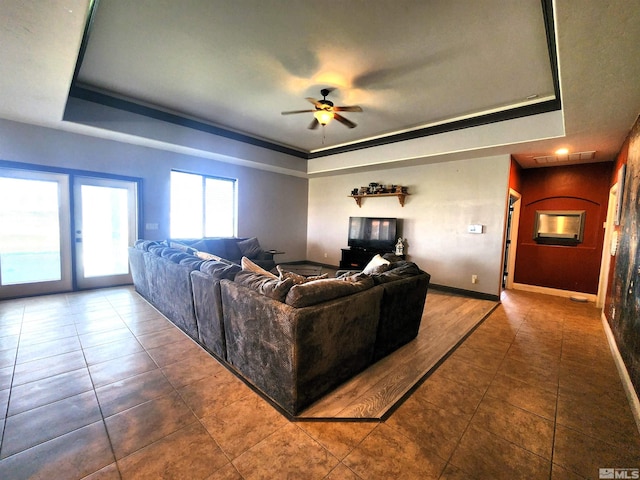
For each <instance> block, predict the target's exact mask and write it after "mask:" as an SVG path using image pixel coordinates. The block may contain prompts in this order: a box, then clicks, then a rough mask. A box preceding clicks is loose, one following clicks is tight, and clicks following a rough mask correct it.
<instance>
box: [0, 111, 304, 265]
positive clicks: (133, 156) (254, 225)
mask: <svg viewBox="0 0 640 480" xmlns="http://www.w3.org/2000/svg"><path fill="white" fill-rule="evenodd" d="M0 160H4V161H8V162H21V163H28V164H36V165H45V166H50V167H56V168H63V169H77V170H85V171H93V172H103V173H109V174H113V175H121V176H130V177H139V178H142V180H143V183H142V209H141V213H142V215H143V221H144V223H145V224H146V223H157V224H158V226H159V229H158V230H150V231H143V232H140V233H139V236H140V237H142V238H149V239H164V238H167V237H168V235H169V176H170V171H171V169H172V168H175V169H181V170H185V171H190V172H194V173H201V174H209V175H216V176H222V177H228V178H236V179H237V180H238V235H239V236H257V237H258V239H259V240H260V243H261V245H262V246H263V247H264V248H265V249H268V248H276V249H279V250H283V251H285V252H287V253H286V255H281V256H278V257H277V260H278V261H293V260H304V259H305V256H306V238H307V231H306V228H307V186H308V180H307V179H305V178H300V177H298V176H291V175H283V174H279V173H273V172H268V171H264V170H258V169H254V168H247V167H243V166H238V165H233V164H231V163H224V162H218V161H215V160H211V159H204V158H200V157H195V156H190V155H184V154H178V153H174V152H168V151H163V150H158V149H153V148H148V147H141V146H136V145H131V144H126V143H121V142H116V141H112V140H105V139H101V138H96V137H89V136H85V135H79V134H75V133H70V132H64V131H60V130H54V129H50V128H44V127H37V126H33V125H27V124H22V123H16V122H10V121H7V120H0Z"/></svg>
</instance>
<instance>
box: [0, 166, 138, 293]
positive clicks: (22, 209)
mask: <svg viewBox="0 0 640 480" xmlns="http://www.w3.org/2000/svg"><path fill="white" fill-rule="evenodd" d="M136 189H137V183H136V182H134V181H124V180H115V179H107V178H93V177H84V176H72V175H70V174H63V173H50V172H42V171H35V170H20V169H10V168H0V298H11V297H21V296H29V295H39V294H46V293H56V292H65V291H71V290H73V289H74V288H78V289H86V288H95V287H105V286H111V285H120V284H125V283H130V282H131V276H130V273H129V266H128V256H127V247H128V246H129V245H132V244H133V242H134V241H135V239H136V236H137V191H136Z"/></svg>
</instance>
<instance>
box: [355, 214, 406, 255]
mask: <svg viewBox="0 0 640 480" xmlns="http://www.w3.org/2000/svg"><path fill="white" fill-rule="evenodd" d="M397 235H398V220H397V219H396V218H376V217H349V241H348V245H349V246H350V247H351V248H360V249H364V250H384V251H388V252H391V251H393V249H394V247H395V244H396V241H397V238H398V237H397Z"/></svg>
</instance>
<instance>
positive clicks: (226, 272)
mask: <svg viewBox="0 0 640 480" xmlns="http://www.w3.org/2000/svg"><path fill="white" fill-rule="evenodd" d="M200 271H201V272H203V273H206V274H208V275H211V276H212V277H213V278H215V279H219V280H222V279H223V278H226V279H227V280H233V279H234V278H235V277H236V274H237V273H238V272H239V271H240V265H237V264H235V263H231V262H227V261H215V260H210V261H207V262H202V265H200Z"/></svg>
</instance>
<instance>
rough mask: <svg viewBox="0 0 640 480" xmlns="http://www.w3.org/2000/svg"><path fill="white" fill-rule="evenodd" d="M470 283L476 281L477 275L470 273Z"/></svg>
mask: <svg viewBox="0 0 640 480" xmlns="http://www.w3.org/2000/svg"><path fill="white" fill-rule="evenodd" d="M471 283H478V275H471Z"/></svg>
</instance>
